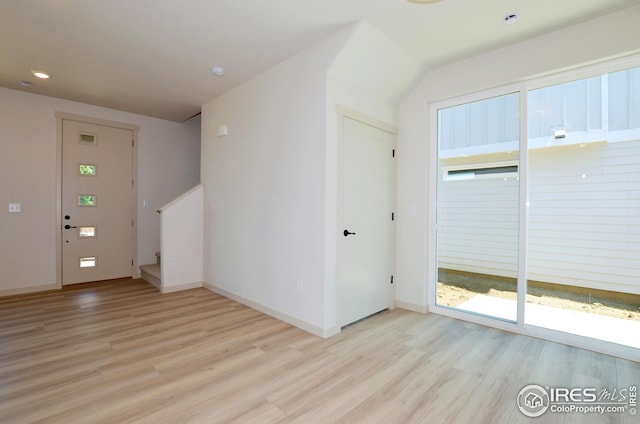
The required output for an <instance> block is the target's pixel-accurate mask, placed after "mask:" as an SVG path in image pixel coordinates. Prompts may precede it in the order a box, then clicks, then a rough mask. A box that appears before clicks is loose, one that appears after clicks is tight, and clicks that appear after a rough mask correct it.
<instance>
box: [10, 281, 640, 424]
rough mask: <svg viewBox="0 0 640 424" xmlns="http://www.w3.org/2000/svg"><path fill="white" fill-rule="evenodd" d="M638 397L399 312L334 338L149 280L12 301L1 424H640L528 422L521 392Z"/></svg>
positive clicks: (634, 367) (638, 375) (574, 365)
mask: <svg viewBox="0 0 640 424" xmlns="http://www.w3.org/2000/svg"><path fill="white" fill-rule="evenodd" d="M528 384H540V385H542V386H549V387H596V388H609V389H614V388H624V387H629V386H630V385H634V384H635V385H637V386H638V385H640V364H638V363H635V362H630V361H626V360H622V359H617V358H614V357H611V356H606V355H601V354H597V353H593V352H589V351H585V350H581V349H577V348H573V347H567V346H564V345H560V344H556V343H551V342H546V341H542V340H538V339H534V338H530V337H526V336H522V335H517V334H510V333H507V332H503V331H500V330H496V329H491V328H486V327H482V326H479V325H475V324H471V323H466V322H462V321H457V320H454V319H450V318H446V317H442V316H438V315H433V314H430V315H423V314H418V313H414V312H409V311H405V310H401V309H396V310H392V311H385V312H382V313H380V314H377V315H375V316H372V317H370V318H368V319H366V320H363V321H360V322H358V323H356V324H353V325H351V326H349V327H347V328H345V329H343V331H342V332H341V333H340V334H339V335H337V336H334V337H332V338H329V339H321V338H319V337H316V336H313V335H310V334H308V333H305V332H304V331H302V330H299V329H297V328H295V327H292V326H290V325H288V324H285V323H283V322H280V321H278V320H276V319H274V318H271V317H269V316H266V315H264V314H262V313H260V312H257V311H255V310H252V309H250V308H248V307H245V306H243V305H240V304H238V303H236V302H234V301H231V300H229V299H226V298H224V297H222V296H219V295H217V294H215V293H212V292H210V291H208V290H206V289H194V290H189V291H184V292H178V293H171V294H160V293H158V292H157V290H156V289H155V288H153V287H151V286H150V285H147V284H146V283H144V282H143V281H142V280H118V281H112V282H105V283H98V284H93V285H84V286H77V287H71V288H65V289H63V290H61V291H57V292H47V293H40V294H31V295H24V296H14V297H8V298H3V299H0V423H35V422H38V423H129V422H148V423H192V422H193V423H236V422H237V423H249V422H253V423H289V422H295V423H333V422H336V423H521V422H522V423H525V422H531V423H582V422H593V423H609V422H610V423H632V422H633V423H637V422H640V420H639V419H638V417H637V416H636V417H631V416H630V415H629V414H628V413H615V414H604V415H595V414H590V415H583V414H578V413H565V414H560V413H551V412H547V413H546V414H544V415H543V416H541V417H539V418H528V417H525V416H524V415H523V414H522V413H521V412H520V411H519V410H518V408H517V405H516V398H517V395H518V392H519V391H520V390H521V389H522V388H523V387H524V386H526V385H528Z"/></svg>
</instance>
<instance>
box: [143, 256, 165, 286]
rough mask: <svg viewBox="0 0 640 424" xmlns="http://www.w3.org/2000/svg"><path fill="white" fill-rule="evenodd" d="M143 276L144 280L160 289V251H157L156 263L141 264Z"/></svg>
mask: <svg viewBox="0 0 640 424" xmlns="http://www.w3.org/2000/svg"><path fill="white" fill-rule="evenodd" d="M138 269H140V274H141V277H142V279H143V280H144V281H146V282H147V283H149V284H151V285H152V286H154V287H157V288H158V289H161V288H162V279H161V278H160V275H161V274H160V252H156V263H155V264H148V265H140V266H139V267H138Z"/></svg>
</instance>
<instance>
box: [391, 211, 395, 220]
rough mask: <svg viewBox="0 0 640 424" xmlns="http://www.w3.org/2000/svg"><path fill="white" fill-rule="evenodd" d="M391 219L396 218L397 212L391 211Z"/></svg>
mask: <svg viewBox="0 0 640 424" xmlns="http://www.w3.org/2000/svg"><path fill="white" fill-rule="evenodd" d="M391 220H392V221H395V220H396V214H395V213H393V212H391Z"/></svg>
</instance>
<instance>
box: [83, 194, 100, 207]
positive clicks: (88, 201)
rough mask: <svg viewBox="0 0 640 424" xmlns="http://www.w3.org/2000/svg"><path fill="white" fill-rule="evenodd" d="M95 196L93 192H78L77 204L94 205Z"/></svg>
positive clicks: (95, 201) (95, 202)
mask: <svg viewBox="0 0 640 424" xmlns="http://www.w3.org/2000/svg"><path fill="white" fill-rule="evenodd" d="M97 200H98V199H97V196H96V195H95V194H79V195H78V206H96V205H97Z"/></svg>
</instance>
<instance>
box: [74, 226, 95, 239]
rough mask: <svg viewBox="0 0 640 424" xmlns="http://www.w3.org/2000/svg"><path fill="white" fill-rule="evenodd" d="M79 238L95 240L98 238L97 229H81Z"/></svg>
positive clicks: (79, 229)
mask: <svg viewBox="0 0 640 424" xmlns="http://www.w3.org/2000/svg"><path fill="white" fill-rule="evenodd" d="M78 237H79V238H95V237H96V227H79V228H78Z"/></svg>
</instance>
